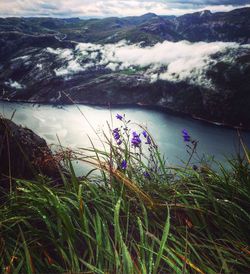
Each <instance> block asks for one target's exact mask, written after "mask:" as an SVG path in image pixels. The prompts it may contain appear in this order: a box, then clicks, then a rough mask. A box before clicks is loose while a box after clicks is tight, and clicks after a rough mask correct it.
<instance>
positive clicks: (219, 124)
mask: <svg viewBox="0 0 250 274" xmlns="http://www.w3.org/2000/svg"><path fill="white" fill-rule="evenodd" d="M0 102H7V103H24V104H32V105H50V106H53V107H63V106H71V105H74V104H76V105H84V106H91V107H94V106H96V107H102V108H107V109H110V108H113V109H115V108H120V107H124V108H134V107H137V108H145V109H151V110H156V111H161V112H166V113H168V114H172V115H174V116H177V117H178V116H179V117H185V118H189V119H193V120H196V121H200V122H203V123H206V124H208V125H213V126H217V127H223V128H229V129H235V130H237V131H238V130H240V131H244V132H250V127H249V128H247V127H241V126H236V125H232V124H229V123H223V122H219V121H213V120H208V119H205V118H202V117H199V116H196V115H193V114H187V113H183V112H178V111H174V110H171V109H168V108H166V107H164V106H160V105H145V104H140V103H136V104H122V103H117V104H115V105H111V104H109V105H107V104H92V103H89V102H73V101H72V102H70V101H69V103H56V102H39V101H32V100H29V101H27V100H18V99H16V100H8V99H4V98H0Z"/></svg>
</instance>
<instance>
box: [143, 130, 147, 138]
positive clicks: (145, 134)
mask: <svg viewBox="0 0 250 274" xmlns="http://www.w3.org/2000/svg"><path fill="white" fill-rule="evenodd" d="M142 135H143V136H144V137H145V138H147V136H148V133H147V131H146V130H143V132H142Z"/></svg>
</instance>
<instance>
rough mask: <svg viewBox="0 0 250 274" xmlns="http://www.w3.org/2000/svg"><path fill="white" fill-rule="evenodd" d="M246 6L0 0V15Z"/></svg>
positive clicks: (115, 13)
mask: <svg viewBox="0 0 250 274" xmlns="http://www.w3.org/2000/svg"><path fill="white" fill-rule="evenodd" d="M237 3H238V5H237ZM246 6H247V7H250V1H248V0H241V1H240V2H239V1H236V0H231V1H223V0H221V1H220V0H216V1H194V0H193V1H182V0H179V1H178V0H176V1H163V0H146V1H145V0H144V1H139V0H106V1H103V0H92V1H90V0H71V1H66V0H54V1H53V3H51V1H49V0H32V1H31V0H22V1H20V0H9V1H0V16H4V17H6V16H52V17H74V16H80V17H81V16H87V17H89V16H91V17H96V16H127V15H142V14H144V13H148V12H154V13H157V14H168V15H182V14H185V13H190V12H195V11H200V10H204V9H210V10H211V11H229V10H232V9H234V8H238V7H246Z"/></svg>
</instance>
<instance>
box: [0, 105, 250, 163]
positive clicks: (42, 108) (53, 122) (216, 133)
mask: <svg viewBox="0 0 250 274" xmlns="http://www.w3.org/2000/svg"><path fill="white" fill-rule="evenodd" d="M78 107H79V108H80V110H81V112H82V113H81V112H80V111H79V109H78V108H77V107H76V106H74V105H70V106H63V107H54V106H51V105H33V104H24V103H6V102H0V113H1V114H2V115H3V116H4V117H6V118H10V117H11V116H12V114H13V112H14V111H16V112H15V114H14V117H13V121H14V122H16V123H17V124H21V125H23V126H26V127H28V128H30V129H32V130H33V131H34V132H35V133H37V134H38V135H40V136H41V137H43V138H44V139H45V140H46V141H47V143H48V144H58V139H59V140H60V142H61V144H62V145H63V146H67V147H70V148H88V147H90V146H91V144H90V141H89V138H90V139H91V140H92V141H93V142H94V144H95V145H96V146H97V147H98V146H100V142H99V141H98V136H97V135H96V133H95V132H94V131H93V128H94V129H95V130H96V131H97V133H98V135H99V137H100V138H101V139H102V138H103V137H102V136H103V135H102V131H105V132H107V133H108V132H109V131H108V126H107V123H109V124H110V125H111V128H115V127H117V126H120V125H121V122H120V121H118V120H117V119H116V118H115V115H116V114H117V113H119V114H122V115H123V114H125V115H126V118H127V119H129V120H131V125H130V127H131V128H133V129H138V127H137V126H136V124H135V123H138V124H142V125H144V126H146V127H147V128H148V130H149V132H150V133H151V134H152V135H153V137H154V139H155V141H156V143H157V144H158V146H159V148H160V150H161V152H162V153H163V154H164V155H165V157H166V159H167V161H168V162H169V163H170V164H181V161H182V160H185V159H187V158H188V154H187V152H186V144H185V143H184V141H183V138H182V130H183V129H184V128H185V129H187V130H188V132H189V133H190V135H191V136H192V138H193V139H196V140H198V141H199V144H198V153H199V155H200V156H202V155H206V156H207V157H209V156H214V157H215V159H216V160H219V161H224V160H225V157H227V156H230V155H232V154H236V152H237V151H239V147H240V146H239V140H238V137H237V132H236V130H233V129H228V128H224V127H219V126H216V125H210V124H207V123H205V122H200V121H196V120H193V119H189V118H183V117H178V116H174V115H170V114H167V113H165V112H162V111H157V110H151V109H147V108H142V107H117V108H113V109H111V110H109V109H108V108H104V107H93V106H85V105H79V106H78ZM112 120H113V121H112ZM88 136H89V138H88ZM242 136H243V137H244V141H245V143H246V144H247V145H248V146H249V147H250V133H249V132H248V133H246V132H244V133H242Z"/></svg>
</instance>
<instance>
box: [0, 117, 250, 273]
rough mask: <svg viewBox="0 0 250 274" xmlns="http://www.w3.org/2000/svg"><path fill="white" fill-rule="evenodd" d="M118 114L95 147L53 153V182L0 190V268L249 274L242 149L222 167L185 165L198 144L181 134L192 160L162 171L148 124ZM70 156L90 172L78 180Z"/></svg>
mask: <svg viewBox="0 0 250 274" xmlns="http://www.w3.org/2000/svg"><path fill="white" fill-rule="evenodd" d="M117 119H118V120H120V125H121V126H120V127H118V128H114V129H113V128H110V133H111V136H108V135H105V134H104V137H103V139H102V141H103V145H104V147H103V150H102V151H101V150H98V149H96V148H95V147H94V145H93V148H92V149H85V150H82V151H81V153H78V152H71V153H69V151H68V150H62V151H61V152H60V157H55V161H56V159H61V158H62V157H61V156H62V155H64V157H63V158H64V159H63V163H64V169H61V168H60V167H58V168H59V169H60V171H61V178H60V182H58V181H57V182H55V181H52V180H51V179H50V178H48V177H46V176H43V175H42V174H38V175H37V177H36V179H34V180H23V179H15V180H14V179H13V180H14V181H15V188H14V189H12V190H9V189H6V188H5V189H3V188H1V197H0V199H1V206H0V268H1V269H2V270H3V272H4V273H145V274H148V273H230V274H231V273H248V271H249V264H250V249H249V244H250V236H249V230H248V225H249V221H250V215H249V214H250V213H249V209H250V161H249V152H248V151H247V148H246V147H245V146H244V145H243V147H244V155H243V156H238V157H237V158H236V159H232V160H228V163H229V164H230V169H229V170H226V169H225V168H224V167H223V166H222V165H220V164H218V169H219V170H218V169H217V170H216V171H215V170H213V169H211V168H210V167H208V166H205V165H204V164H203V165H201V164H200V165H196V166H192V164H191V162H192V157H193V155H194V154H195V153H196V149H197V144H198V143H197V142H196V141H195V140H193V139H192V137H191V136H190V134H189V132H188V131H187V130H183V132H182V134H183V136H182V137H183V140H184V141H185V143H186V145H187V151H188V153H189V154H190V160H189V161H188V163H186V165H185V166H182V167H169V166H167V165H166V163H165V161H164V157H163V156H162V155H161V153H160V151H159V149H158V147H157V145H156V144H155V142H154V140H153V137H152V136H151V135H150V133H149V132H148V131H147V130H146V129H145V128H143V127H140V126H138V125H137V130H133V128H134V127H135V125H133V124H131V122H130V121H128V120H126V117H125V116H121V115H119V114H118V115H117ZM180 138H181V136H180ZM75 159H77V160H78V161H82V162H84V163H86V164H89V165H91V166H92V167H93V169H92V170H91V171H90V172H89V173H87V174H85V175H84V176H82V177H81V178H78V177H77V176H76V174H75V172H74V168H73V164H72V160H75ZM61 164H62V162H61V163H60V165H61ZM65 169H67V172H65Z"/></svg>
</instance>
